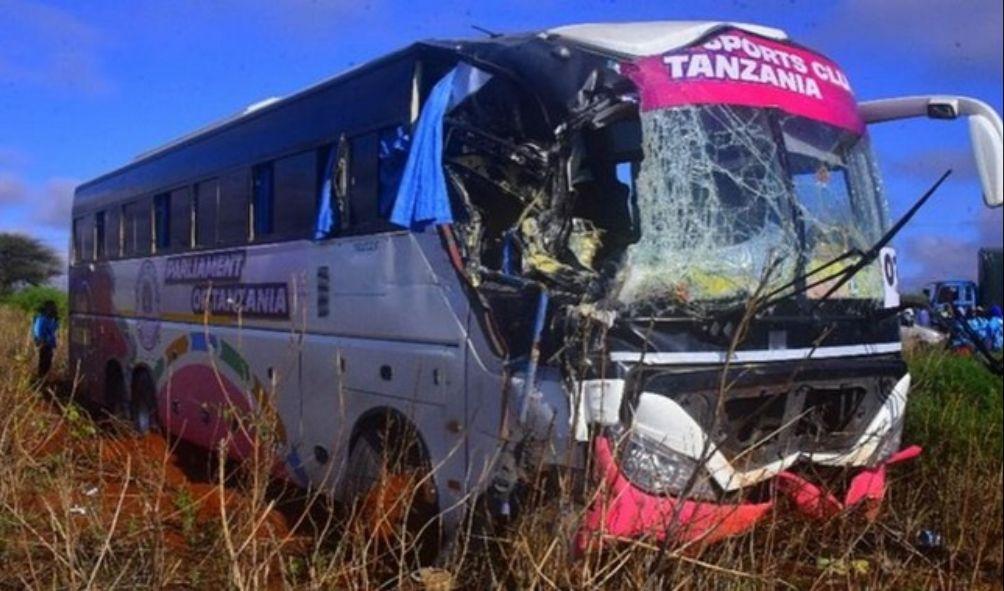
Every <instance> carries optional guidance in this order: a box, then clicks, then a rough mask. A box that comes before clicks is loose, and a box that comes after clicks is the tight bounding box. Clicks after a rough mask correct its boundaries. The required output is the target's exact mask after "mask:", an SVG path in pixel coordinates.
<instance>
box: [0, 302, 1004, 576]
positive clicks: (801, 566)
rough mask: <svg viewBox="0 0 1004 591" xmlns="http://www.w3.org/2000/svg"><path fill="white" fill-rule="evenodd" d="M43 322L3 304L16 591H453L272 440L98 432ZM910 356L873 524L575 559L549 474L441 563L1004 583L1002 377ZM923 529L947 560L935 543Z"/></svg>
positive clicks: (794, 523) (573, 499)
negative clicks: (249, 444) (294, 475)
mask: <svg viewBox="0 0 1004 591" xmlns="http://www.w3.org/2000/svg"><path fill="white" fill-rule="evenodd" d="M26 325H27V321H26V319H25V318H24V317H23V316H22V315H20V314H19V313H16V312H13V311H10V310H3V309H0V409H3V412H2V413H0V588H39V589H85V588H99V589H113V588H120V589H121V588H127V589H131V588H177V589H192V588H205V589H222V588H237V589H260V588H269V589H272V588H275V589H281V588H304V589H333V588H337V589H378V588H416V589H420V588H430V589H433V588H445V587H436V586H435V583H433V582H430V581H428V580H426V581H425V582H421V581H419V579H421V576H419V575H418V574H417V570H416V569H417V567H416V565H415V564H413V561H412V558H411V557H412V555H413V553H412V552H410V549H409V548H408V542H407V540H404V539H402V538H395V539H391V540H380V539H377V538H376V536H375V534H374V528H365V527H361V526H359V525H354V524H356V523H357V522H358V521H359V520H353V519H352V515H349V514H346V512H344V511H339V510H337V509H334V508H331V507H329V506H328V504H327V503H326V502H324V500H323V499H318V498H314V497H310V496H308V495H307V493H304V492H303V491H300V490H296V489H292V488H288V487H285V486H283V485H281V484H277V483H276V482H274V481H272V480H271V479H270V478H269V476H268V475H269V467H270V466H271V465H272V463H273V461H274V458H273V457H272V456H271V454H270V453H269V450H270V449H271V447H272V446H271V445H269V442H268V441H267V438H266V439H265V440H262V441H260V444H259V445H258V446H256V449H255V453H254V454H252V456H251V458H249V459H248V460H246V461H245V462H243V463H241V464H240V465H236V464H234V463H231V462H226V461H220V460H219V459H218V456H217V454H214V453H211V452H203V451H200V450H197V449H193V448H191V447H189V446H186V445H184V444H182V443H178V442H172V443H168V442H166V441H164V440H163V439H161V438H160V437H158V436H147V437H144V438H138V437H136V436H135V435H134V434H132V433H130V431H129V430H128V428H126V427H124V426H123V425H119V424H115V423H114V422H112V421H108V420H104V419H102V420H100V421H95V419H94V418H92V416H91V414H90V413H88V412H87V411H86V410H85V409H84V408H82V407H81V406H80V405H79V404H77V402H75V401H74V396H73V394H74V391H73V386H72V380H62V381H55V382H52V383H50V384H49V385H47V386H44V387H37V386H35V385H33V384H32V380H31V372H32V369H33V357H32V351H31V347H30V343H29V341H28V338H27V334H26V332H27V331H26ZM911 363H912V365H913V371H914V374H915V377H916V384H915V388H916V389H915V392H914V394H913V399H912V402H911V405H912V408H911V414H910V420H909V423H908V426H907V437H906V438H907V440H908V441H909V442H910V443H915V442H916V443H921V444H922V445H924V446H925V447H926V448H927V449H926V452H925V454H924V455H923V456H922V457H921V459H920V460H919V461H917V462H915V463H913V464H909V465H903V466H900V467H896V468H894V469H893V481H892V484H891V495H890V498H889V500H888V502H887V504H886V507H885V510H884V513H883V515H882V517H881V518H880V519H879V521H878V522H876V523H867V522H864V521H862V520H858V519H854V518H851V517H848V518H846V519H838V520H834V521H832V522H830V523H825V524H819V523H809V522H806V521H804V520H800V519H797V518H793V517H790V512H788V511H785V510H784V508H783V506H782V507H780V508H779V509H778V510H777V513H776V515H775V516H774V518H772V519H769V520H767V521H765V522H764V523H763V524H762V525H761V526H759V527H758V528H757V529H756V530H755V531H754V532H752V533H750V534H748V535H745V536H741V537H738V538H735V539H732V540H728V541H726V542H723V543H719V544H717V545H714V546H712V547H710V548H707V549H705V550H704V551H702V552H697V551H695V550H694V549H693V548H691V549H688V550H685V551H681V550H680V549H673V548H669V549H661V548H660V547H659V544H657V543H653V542H651V541H644V540H642V541H621V542H611V543H609V544H605V545H604V546H603V548H602V550H599V551H595V552H593V553H590V554H588V555H587V556H585V557H581V558H579V559H573V558H572V556H571V547H570V544H569V538H570V537H571V533H572V531H573V530H574V528H575V526H576V523H577V522H578V520H579V519H580V518H581V514H582V511H583V501H582V499H583V495H582V494H581V491H579V492H578V493H573V492H572V491H573V490H575V489H576V487H575V486H573V485H572V483H570V482H567V481H565V480H563V479H562V478H557V479H555V478H553V477H550V478H542V479H541V482H539V483H536V484H535V485H533V486H530V487H529V489H528V491H527V495H526V499H527V500H526V505H527V509H528V510H526V511H523V512H522V513H521V517H519V518H517V519H516V520H515V521H513V522H511V523H508V524H496V525H495V526H494V527H491V528H489V527H486V526H483V525H478V526H476V527H475V524H473V523H472V527H471V528H470V529H469V530H468V531H467V533H465V534H464V535H463V536H462V537H461V539H460V540H459V541H458V542H457V543H456V544H455V546H454V551H453V552H452V553H451V554H450V556H449V557H448V558H447V559H446V560H445V561H444V562H443V564H441V565H440V566H441V567H442V569H443V570H444V571H446V572H447V573H449V575H450V576H451V578H452V580H453V583H454V585H455V586H456V587H462V588H470V589H484V588H511V589H547V588H560V589H569V588H610V589H635V588H644V589H760V588H798V589H810V588H815V589H831V588H839V589H843V588H860V589H932V588H942V589H951V588H959V589H963V588H966V589H968V588H994V589H999V588H1001V586H1002V582H1001V568H1002V564H1001V561H1002V557H1001V554H1002V541H1001V540H1002V536H1004V533H1002V521H1004V517H1002V508H1001V507H1002V500H1004V499H1002V449H1001V441H1002V437H1001V429H1002V427H1001V423H1002V420H1004V417H1002V410H1001V409H1002V405H1001V397H1002V393H1001V384H1000V382H999V381H996V380H993V379H992V378H991V379H989V380H987V379H984V378H983V377H974V376H981V375H982V374H978V373H976V372H980V371H981V370H980V369H979V368H978V367H977V366H976V365H974V364H972V363H970V362H969V361H968V360H960V359H955V358H949V357H947V356H945V355H943V354H940V353H933V354H920V355H918V356H917V357H916V358H914V359H913V360H912V361H911ZM58 371H59V372H61V374H60V375H67V372H66V368H65V360H62V361H61V362H60V364H59V366H58ZM256 432H260V433H267V432H269V430H267V429H263V428H261V426H257V427H256ZM410 498H411V496H410V495H409V494H403V495H402V496H401V499H402V502H408V501H409V499H410ZM586 498H588V495H586ZM377 529H379V528H377ZM924 529H931V530H934V531H936V532H939V533H940V534H941V535H942V536H943V538H944V545H943V547H942V548H940V549H935V550H931V549H921V548H920V547H918V544H917V536H918V533H919V532H920V531H921V530H924ZM429 578H431V577H429Z"/></svg>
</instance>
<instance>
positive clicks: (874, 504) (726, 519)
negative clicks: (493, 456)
mask: <svg viewBox="0 0 1004 591" xmlns="http://www.w3.org/2000/svg"><path fill="white" fill-rule="evenodd" d="M594 452H595V462H596V464H595V469H596V474H597V477H598V478H597V479H598V481H599V483H600V489H599V493H598V496H597V497H596V498H595V499H594V500H593V503H592V505H591V506H590V508H589V510H588V512H587V513H586V517H585V521H584V522H583V525H582V527H581V528H580V529H579V531H578V533H577V534H576V540H575V543H576V547H577V549H578V550H579V551H584V550H586V549H587V548H588V547H589V546H590V545H591V544H593V543H595V542H598V541H599V540H600V539H601V538H602V537H603V536H612V537H623V538H635V537H642V536H651V537H654V538H656V539H660V540H661V539H665V538H666V537H667V536H668V537H670V538H672V539H674V540H676V541H678V542H680V543H688V542H700V543H702V544H708V543H712V542H715V541H718V540H721V539H723V538H727V537H730V536H735V535H738V534H742V533H745V532H747V531H749V530H750V529H752V528H753V526H754V525H756V523H757V522H758V521H760V520H761V519H763V518H764V517H765V516H766V515H767V514H768V513H769V512H770V511H771V510H772V509H773V507H774V505H775V500H776V498H777V495H775V496H774V500H771V501H767V502H762V503H736V504H718V503H711V502H703V501H693V500H688V499H680V498H675V497H672V496H661V495H653V494H650V493H647V492H645V491H644V490H642V489H640V488H638V487H636V486H635V485H633V484H632V483H631V482H630V481H629V480H628V479H627V477H626V476H625V475H624V474H623V473H622V472H621V471H620V469H619V468H618V466H617V462H616V459H615V457H614V450H613V445H612V443H611V442H610V440H609V439H608V438H606V437H597V438H596V440H595V443H594ZM920 453H921V448H920V447H918V446H910V447H908V448H905V449H903V450H901V451H899V452H897V453H895V454H893V455H892V456H890V457H889V458H888V459H887V460H886V461H885V462H883V463H881V464H879V465H877V466H874V467H871V468H865V469H862V470H861V471H859V472H858V473H857V474H856V475H855V476H854V477H853V478H852V479H851V482H850V485H849V486H848V488H847V491H846V492H845V494H844V499H843V501H841V500H838V499H837V497H836V496H835V495H834V494H833V493H832V492H830V491H827V490H825V489H824V488H822V487H820V486H818V485H816V484H813V483H811V482H809V481H807V480H805V479H804V478H802V477H800V476H798V475H796V474H794V473H792V472H787V471H785V472H781V473H779V474H778V475H777V476H776V477H775V480H774V482H775V487H774V490H775V491H776V493H777V494H778V495H783V496H785V497H787V498H788V499H789V500H790V501H791V502H792V504H793V505H794V507H795V508H796V509H797V511H798V512H799V513H800V514H802V515H805V516H806V517H809V518H812V519H828V518H831V517H834V516H836V515H838V514H840V513H842V512H845V511H848V510H851V509H859V508H860V509H863V510H864V514H865V516H866V517H867V518H868V519H874V518H875V517H877V515H878V509H879V507H880V505H881V502H882V499H883V498H884V497H885V490H886V469H887V467H888V466H889V465H891V464H895V463H897V462H902V461H906V460H909V459H912V458H915V457H917V456H918V455H920Z"/></svg>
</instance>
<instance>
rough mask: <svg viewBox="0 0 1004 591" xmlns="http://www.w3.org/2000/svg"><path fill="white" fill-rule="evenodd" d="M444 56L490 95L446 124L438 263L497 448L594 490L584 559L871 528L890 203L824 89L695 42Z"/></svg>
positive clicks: (764, 34) (885, 421)
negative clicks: (491, 375) (566, 472)
mask: <svg viewBox="0 0 1004 591" xmlns="http://www.w3.org/2000/svg"><path fill="white" fill-rule="evenodd" d="M660 26H661V27H663V28H662V29H660V28H659V27H660ZM659 31H662V33H659ZM646 35H648V36H649V37H646ZM649 41H651V42H649ZM498 45H504V47H499V46H498ZM465 52H466V57H467V59H468V60H469V64H478V65H477V67H478V68H484V69H486V70H490V72H482V75H481V76H480V78H479V80H481V82H479V85H478V86H477V89H476V91H475V92H474V93H473V94H472V95H470V96H469V98H466V99H464V100H463V102H461V103H460V104H459V106H457V107H456V108H455V109H454V110H452V111H451V112H450V113H449V115H448V117H447V119H446V132H445V150H444V155H445V156H444V161H445V165H446V170H447V177H448V179H449V181H450V185H451V190H452V193H451V197H452V199H453V203H454V208H455V209H459V210H463V211H464V212H465V214H464V215H462V216H459V219H458V220H456V223H454V224H453V225H452V226H451V227H450V228H449V230H448V234H449V235H448V240H447V242H448V243H449V244H450V245H451V246H452V247H454V248H455V249H456V251H457V260H458V262H457V268H458V270H459V271H460V272H461V273H462V274H463V275H465V276H466V277H467V279H468V281H469V282H470V283H471V284H472V285H473V286H474V287H475V288H476V293H477V297H478V299H479V300H480V302H479V303H480V305H481V306H483V309H484V310H485V311H486V312H485V322H484V323H483V324H484V326H485V330H486V332H487V333H489V334H490V335H492V339H493V340H495V341H496V342H499V343H502V345H501V348H503V349H505V350H506V354H507V359H508V362H507V371H508V372H509V373H510V375H513V376H514V377H513V378H512V380H511V381H510V383H509V388H508V390H509V391H510V394H511V396H509V395H507V397H506V398H505V400H508V401H509V405H510V416H509V418H508V419H506V420H503V437H504V438H505V439H507V440H509V441H512V440H519V439H520V438H524V439H526V440H535V441H539V440H541V439H547V440H548V441H549V444H548V445H547V446H545V447H548V446H549V448H550V449H549V450H548V452H547V454H546V455H547V458H548V459H550V460H553V461H555V462H558V463H565V464H572V465H577V466H580V467H584V466H588V467H589V469H590V470H591V473H592V474H593V475H594V476H595V480H596V481H597V482H598V483H599V484H600V492H599V493H598V494H597V495H596V496H595V497H593V498H592V502H591V507H590V509H589V511H588V513H587V516H586V519H585V523H584V524H583V527H582V528H581V530H580V533H579V544H580V547H582V548H584V547H586V546H588V545H589V544H590V540H594V539H599V538H602V536H603V535H608V536H609V535H612V536H620V537H623V536H643V535H653V536H655V537H658V538H664V537H666V536H672V537H673V538H675V539H678V540H681V541H691V542H696V541H700V542H707V541H711V540H715V539H718V538H720V537H722V536H727V535H732V534H736V533H739V532H743V531H747V530H748V529H750V528H751V527H752V526H753V525H754V524H755V523H756V522H757V521H758V520H759V519H761V518H763V517H764V516H765V515H767V514H768V513H769V512H770V511H771V508H772V507H773V506H774V504H775V502H776V501H777V500H778V499H779V498H780V497H786V498H787V499H789V500H790V501H791V503H792V504H793V506H794V507H796V508H797V510H798V511H799V512H801V513H804V514H805V515H808V516H811V517H815V518H828V517H831V516H834V515H836V514H838V513H841V512H843V511H845V510H847V509H850V508H860V509H862V510H863V511H864V512H865V513H866V514H867V515H868V516H871V517H874V516H875V514H876V512H877V510H878V507H879V504H880V503H881V501H882V499H883V497H884V494H885V488H886V470H887V467H888V466H889V465H891V464H894V463H896V462H900V461H903V460H907V459H910V458H912V457H915V456H916V455H917V454H919V453H920V450H919V448H916V447H906V448H905V449H904V448H903V447H902V446H903V442H902V431H903V417H904V410H905V407H906V404H907V399H908V396H909V390H910V376H909V374H908V372H907V367H906V365H905V363H904V361H903V359H902V356H901V346H900V337H899V325H898V318H897V315H896V312H897V311H898V307H899V294H898V291H897V276H896V257H895V252H894V251H893V250H892V249H891V248H878V247H880V246H882V244H883V238H884V236H885V235H886V233H887V231H888V230H889V227H890V220H889V219H888V212H887V203H886V199H885V196H884V195H883V187H882V182H881V179H880V177H879V174H878V171H877V167H876V164H875V159H874V156H873V153H872V148H871V144H870V140H869V136H868V133H867V130H866V123H867V121H866V120H865V119H864V118H863V117H862V113H861V109H859V105H858V103H857V102H856V99H855V97H854V95H853V92H852V89H851V86H850V83H849V82H848V79H847V77H846V76H845V75H844V74H843V72H842V71H841V70H840V68H839V67H838V66H837V65H836V64H834V63H833V62H832V61H830V60H829V59H827V58H825V57H823V56H821V55H819V54H817V53H814V52H812V51H809V50H807V49H805V48H802V47H801V46H797V45H794V44H792V43H790V42H788V41H787V38H786V37H785V36H784V35H783V33H781V32H779V31H776V30H773V29H765V28H763V27H754V26H745V25H733V24H714V23H710V24H709V23H704V24H694V23H682V24H679V25H678V26H670V25H665V24H659V23H649V24H644V23H643V24H627V25H581V26H572V27H565V28H561V29H556V30H553V31H550V32H548V33H547V34H543V35H538V36H536V37H534V38H531V39H528V40H524V41H522V42H519V43H517V42H513V41H510V42H508V43H507V44H494V43H493V42H491V41H486V42H483V43H477V44H471V45H470V46H467V47H466V48H465ZM552 62H553V63H554V64H557V65H560V66H561V67H560V69H558V68H557V65H555V68H554V69H549V67H550V66H549V64H552ZM493 66H495V67H496V69H494V70H493V69H492V67H493ZM465 67H469V66H465ZM548 72H550V73H551V74H553V75H551V76H545V75H543V74H542V73H548ZM468 78H470V79H473V78H474V77H471V76H468ZM489 78H490V81H489V82H487V83H484V80H485V79H489ZM451 108H453V107H451ZM556 114H557V115H556ZM870 253H871V254H870ZM869 257H871V258H869ZM512 449H519V450H526V449H534V446H526V445H523V446H503V455H506V454H509V455H510V456H513V457H511V458H510V459H509V461H508V462H504V463H505V464H506V465H507V466H523V465H528V464H532V463H533V462H528V461H527V460H526V459H525V458H520V457H518V456H519V453H521V452H519V451H512ZM576 450H579V451H583V452H584V453H582V454H581V458H580V459H576V457H577V456H576ZM509 472H510V473H511V472H513V470H509ZM496 480H499V478H496ZM502 480H505V479H504V478H502ZM497 488H499V489H502V490H510V489H511V488H512V486H511V483H506V482H503V483H502V485H501V486H498V487H497ZM502 506H503V507H506V508H507V507H508V505H507V504H506V503H505V502H503V503H502Z"/></svg>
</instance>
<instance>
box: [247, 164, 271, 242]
mask: <svg viewBox="0 0 1004 591" xmlns="http://www.w3.org/2000/svg"><path fill="white" fill-rule="evenodd" d="M252 178H253V181H252V187H251V212H252V213H253V215H254V238H255V240H266V239H268V238H269V237H271V235H272V233H273V232H274V230H275V183H274V182H273V178H274V175H273V174H272V163H271V162H266V163H265V164H259V165H258V166H255V167H254V170H253V171H252Z"/></svg>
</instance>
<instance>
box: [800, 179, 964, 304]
mask: <svg viewBox="0 0 1004 591" xmlns="http://www.w3.org/2000/svg"><path fill="white" fill-rule="evenodd" d="M951 174H952V169H951V168H949V169H948V170H946V171H945V174H943V175H941V177H940V178H939V179H938V180H937V181H935V182H934V184H933V185H931V188H930V189H928V190H927V191H926V192H925V193H924V194H923V195H921V196H920V199H917V202H916V203H914V204H913V206H912V207H910V209H908V210H907V212H906V213H904V214H903V217H901V218H899V221H897V222H896V223H895V224H893V226H892V227H891V228H889V231H887V232H886V233H885V235H884V236H882V238H879V241H878V242H876V243H875V244H873V245H872V247H871V248H869V249H868V250H867V251H865V252H864V253H863V254H862V255H861V258H859V259H858V260H857V262H856V263H854V264H853V265H851V266H849V267H847V268H845V269H843V270H842V271H841V272H840V273H841V274H842V277H840V278H839V279H838V280H837V282H836V283H834V284H833V285H831V286H830V288H829V289H827V290H826V293H824V294H823V295H822V296H821V297H820V298H819V300H818V301H817V302H816V305H815V306H814V307H813V311H815V310H818V309H819V307H820V306H821V305H823V302H825V301H826V300H827V299H829V298H830V296H832V295H833V294H834V293H836V292H837V290H838V289H840V288H841V287H843V286H844V284H846V283H847V282H848V281H850V280H851V278H852V277H854V276H855V275H857V274H858V272H859V271H861V269H864V268H865V267H867V266H868V265H870V264H871V263H873V262H875V259H877V258H878V257H879V254H880V253H881V251H882V249H883V248H885V247H886V246H887V245H888V244H889V243H890V242H892V239H893V238H895V237H896V234H899V231H900V230H902V229H903V227H904V226H906V225H907V224H908V223H909V222H910V220H912V219H913V216H914V215H916V213H917V211H919V210H920V208H921V207H923V206H924V204H925V203H927V200H928V199H930V198H931V195H934V192H935V191H937V190H938V188H939V187H940V186H941V184H942V183H944V182H945V179H947V178H948V176H949V175H951Z"/></svg>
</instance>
